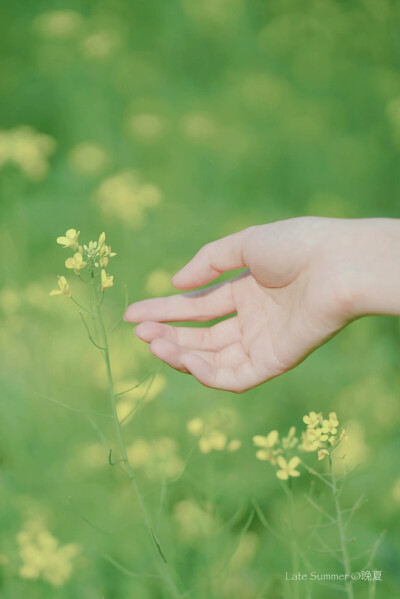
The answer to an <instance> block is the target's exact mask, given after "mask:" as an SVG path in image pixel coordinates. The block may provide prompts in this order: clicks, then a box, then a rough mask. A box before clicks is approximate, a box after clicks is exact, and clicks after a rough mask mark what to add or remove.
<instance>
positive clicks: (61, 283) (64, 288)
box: [50, 277, 72, 297]
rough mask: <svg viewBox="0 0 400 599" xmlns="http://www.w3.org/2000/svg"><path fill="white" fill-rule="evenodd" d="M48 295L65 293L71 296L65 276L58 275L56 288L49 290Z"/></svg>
mask: <svg viewBox="0 0 400 599" xmlns="http://www.w3.org/2000/svg"><path fill="white" fill-rule="evenodd" d="M50 295H65V296H66V297H71V295H72V293H71V289H70V286H69V285H68V281H67V279H66V278H65V277H58V289H53V290H52V291H50Z"/></svg>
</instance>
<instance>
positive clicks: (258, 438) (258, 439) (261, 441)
mask: <svg viewBox="0 0 400 599" xmlns="http://www.w3.org/2000/svg"><path fill="white" fill-rule="evenodd" d="M278 439H279V433H278V431H275V430H274V431H271V432H270V433H268V435H267V436H266V437H263V436H262V435H255V436H254V437H253V443H254V445H255V446H256V447H262V448H263V449H269V448H270V447H273V446H274V445H275V444H276V443H277V442H278Z"/></svg>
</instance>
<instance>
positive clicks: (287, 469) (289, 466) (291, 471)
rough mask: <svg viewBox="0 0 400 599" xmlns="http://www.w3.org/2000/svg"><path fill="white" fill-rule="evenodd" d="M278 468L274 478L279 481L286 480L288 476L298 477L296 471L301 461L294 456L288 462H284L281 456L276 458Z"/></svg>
mask: <svg viewBox="0 0 400 599" xmlns="http://www.w3.org/2000/svg"><path fill="white" fill-rule="evenodd" d="M277 462H278V466H279V467H280V470H278V471H277V473H276V476H277V477H278V478H279V479H280V480H288V478H289V477H290V476H293V477H296V476H300V472H299V471H298V470H296V468H297V466H298V465H299V464H300V462H301V460H300V458H299V457H297V456H294V457H293V458H292V459H291V460H289V462H287V461H286V460H285V458H283V457H282V456H281V455H280V456H278V457H277Z"/></svg>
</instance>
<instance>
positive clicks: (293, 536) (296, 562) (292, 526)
mask: <svg viewBox="0 0 400 599" xmlns="http://www.w3.org/2000/svg"><path fill="white" fill-rule="evenodd" d="M291 484H292V481H291V480H289V483H288V485H287V486H286V485H285V489H286V494H287V496H288V499H289V508H290V509H289V514H290V529H291V530H290V533H291V534H290V537H291V548H292V569H293V572H294V573H296V574H297V573H298V572H299V555H298V551H297V537H296V520H295V514H294V502H293V492H292V489H291ZM292 587H293V596H294V599H299V582H298V581H297V580H295V581H293V584H292Z"/></svg>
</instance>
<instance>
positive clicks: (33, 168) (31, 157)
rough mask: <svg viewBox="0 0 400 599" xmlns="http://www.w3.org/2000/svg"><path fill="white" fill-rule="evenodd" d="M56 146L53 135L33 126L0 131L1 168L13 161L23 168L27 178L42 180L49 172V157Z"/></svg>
mask: <svg viewBox="0 0 400 599" xmlns="http://www.w3.org/2000/svg"><path fill="white" fill-rule="evenodd" d="M55 147H56V142H55V140H54V139H53V138H52V137H50V136H49V135H44V134H43V133H38V132H37V131H35V130H34V129H32V128H31V127H25V126H23V127H17V128H16V129H10V130H8V131H0V168H1V167H2V166H3V165H5V164H6V163H9V162H11V163H13V164H16V165H17V166H18V167H19V168H20V169H21V170H22V172H23V173H24V175H25V176H26V177H27V179H29V180H31V181H40V180H41V179H43V178H44V177H45V176H46V174H47V173H48V170H49V164H48V158H49V156H50V155H51V154H52V153H53V152H54V150H55Z"/></svg>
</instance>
